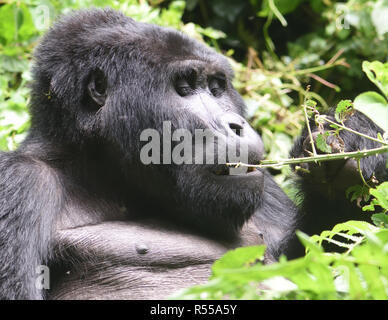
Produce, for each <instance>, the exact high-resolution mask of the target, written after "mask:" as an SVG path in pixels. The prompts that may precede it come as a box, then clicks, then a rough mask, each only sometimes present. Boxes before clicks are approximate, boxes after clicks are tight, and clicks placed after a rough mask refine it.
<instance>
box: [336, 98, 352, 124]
mask: <svg viewBox="0 0 388 320" xmlns="http://www.w3.org/2000/svg"><path fill="white" fill-rule="evenodd" d="M352 110H353V103H352V101H351V100H341V101H340V102H339V103H338V104H337V108H336V109H335V114H334V116H335V119H336V120H337V121H338V122H342V121H344V120H345V119H346V117H347V116H349V115H350V113H351V112H352Z"/></svg>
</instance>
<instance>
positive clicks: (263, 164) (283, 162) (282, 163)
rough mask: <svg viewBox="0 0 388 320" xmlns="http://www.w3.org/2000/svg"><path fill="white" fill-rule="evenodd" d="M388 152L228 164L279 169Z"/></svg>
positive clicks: (347, 153) (375, 149) (350, 153)
mask: <svg viewBox="0 0 388 320" xmlns="http://www.w3.org/2000/svg"><path fill="white" fill-rule="evenodd" d="M385 152H388V146H383V147H379V148H374V149H369V150H363V151H353V152H342V153H331V154H318V155H316V156H314V157H302V158H292V159H283V160H263V161H261V162H260V164H256V165H253V164H246V163H242V162H234V163H227V164H226V165H227V166H244V167H252V168H268V167H279V166H285V165H290V164H298V163H309V162H322V161H332V160H341V159H344V160H347V159H349V158H354V159H360V158H364V157H369V156H373V155H377V154H381V153H385Z"/></svg>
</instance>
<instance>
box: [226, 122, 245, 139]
mask: <svg viewBox="0 0 388 320" xmlns="http://www.w3.org/2000/svg"><path fill="white" fill-rule="evenodd" d="M229 128H230V129H232V130H233V132H234V133H235V134H236V135H238V136H239V137H242V135H243V127H242V126H241V125H239V124H237V123H229Z"/></svg>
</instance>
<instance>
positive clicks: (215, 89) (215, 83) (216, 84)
mask: <svg viewBox="0 0 388 320" xmlns="http://www.w3.org/2000/svg"><path fill="white" fill-rule="evenodd" d="M208 82H209V90H210V92H211V93H212V95H213V96H215V97H219V96H220V95H221V94H222V93H223V92H224V91H225V88H226V80H225V77H223V76H219V77H210V78H209V80H208Z"/></svg>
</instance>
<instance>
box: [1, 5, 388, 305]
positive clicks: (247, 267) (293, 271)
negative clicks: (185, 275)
mask: <svg viewBox="0 0 388 320" xmlns="http://www.w3.org/2000/svg"><path fill="white" fill-rule="evenodd" d="M90 6H97V7H105V6H110V7H114V8H117V9H120V10H122V11H123V12H125V13H126V14H128V15H129V16H131V17H133V18H135V19H137V20H141V21H146V22H153V23H157V24H160V25H164V26H171V27H173V28H177V29H180V30H182V31H183V32H185V33H187V34H189V35H191V36H193V37H196V38H198V39H200V40H202V41H205V42H207V43H208V44H209V45H210V46H212V47H214V48H215V49H216V50H218V51H220V52H222V53H224V54H225V55H227V56H228V57H230V61H231V63H232V65H233V67H234V69H235V72H236V80H235V86H236V87H237V88H238V90H239V91H240V93H241V94H242V95H243V97H244V99H245V101H246V103H247V106H248V116H249V118H250V120H251V123H252V125H253V126H254V127H255V128H256V129H257V130H258V131H259V132H260V134H261V135H262V137H263V140H264V144H265V147H266V154H267V158H268V159H271V160H275V165H272V166H271V169H270V170H271V171H272V173H273V174H275V175H276V179H277V181H278V182H279V183H280V184H281V186H282V187H283V188H284V189H285V191H286V192H287V193H288V194H289V195H290V196H291V197H293V196H294V193H295V192H294V191H295V190H293V188H292V181H291V179H290V174H289V173H290V169H289V167H288V166H285V165H279V161H280V159H282V160H283V159H287V158H288V151H289V149H290V147H291V145H292V143H293V140H294V138H295V137H296V136H297V135H298V134H299V133H300V131H301V129H302V127H303V125H304V123H305V120H306V119H305V112H304V111H306V113H309V114H315V115H316V114H317V113H322V112H324V111H327V110H328V109H329V107H332V106H334V107H335V106H336V115H337V117H338V119H341V117H343V116H346V113H349V112H350V111H351V110H352V109H353V108H355V109H358V110H361V111H363V112H364V113H366V114H367V115H368V116H369V117H370V118H372V119H373V120H374V121H375V122H376V123H377V124H379V125H380V126H381V127H382V128H383V129H384V130H385V131H388V62H387V56H388V22H387V19H386V17H387V16H388V1H386V0H348V1H343V2H338V1H333V0H322V1H321V0H295V1H287V0H263V1H261V0H243V1H233V0H211V1H203V0H187V1H171V0H149V1H146V0H126V1H124V0H123V1H120V0H81V1H75V0H64V1H60V0H50V1H49V0H24V1H16V0H5V1H0V149H1V150H13V149H15V148H16V147H17V145H18V143H19V142H20V141H21V140H22V139H23V137H24V135H25V133H26V130H28V127H29V118H28V113H27V106H28V99H29V88H28V84H29V82H30V80H31V75H30V67H31V63H32V59H31V56H32V51H33V49H34V47H35V45H36V43H37V42H38V41H39V37H40V36H41V35H42V34H43V33H44V32H45V31H46V30H47V28H48V27H49V26H50V24H51V23H52V21H53V20H54V19H55V17H56V16H58V15H59V14H62V13H66V12H69V11H70V10H71V9H78V8H84V7H90ZM343 99H346V100H343ZM311 111H314V112H311ZM321 120H322V119H321V118H316V121H321ZM323 120H324V119H323ZM338 130H346V128H340V127H335V128H334V130H333V134H335V133H336V131H338ZM377 139H378V140H379V141H380V142H381V150H379V152H387V145H388V143H387V137H377ZM317 147H318V148H319V149H321V150H322V151H325V152H328V154H329V156H333V155H332V154H330V150H329V146H327V145H326V144H325V135H322V137H321V139H320V141H319V142H318V143H317ZM366 152H368V151H366ZM367 154H368V153H367ZM312 156H314V155H312ZM362 156H365V152H362V153H361V152H360V154H358V155H356V158H357V157H358V159H359V157H362ZM280 164H284V161H282V162H281V163H280ZM381 182H382V181H380V182H376V181H365V183H364V185H363V186H355V187H352V188H351V189H350V190H349V192H348V195H349V198H350V199H349V201H358V203H360V205H362V206H364V210H365V214H366V215H370V217H371V220H370V223H367V222H360V221H350V222H347V223H343V224H340V225H337V226H333V229H332V230H330V231H325V232H323V233H322V234H321V235H315V236H313V237H311V238H309V237H307V236H306V235H304V234H302V233H299V234H298V236H299V238H300V240H301V241H302V243H303V244H304V245H305V247H306V256H305V257H303V258H300V259H297V260H292V261H287V260H286V258H284V257H282V258H281V259H280V261H279V263H276V264H273V265H262V264H261V261H262V259H263V253H264V247H250V248H241V249H237V250H234V251H231V252H229V253H228V254H226V255H225V256H224V257H223V258H222V259H220V260H219V261H217V262H216V263H215V264H214V266H213V270H212V271H213V273H212V276H211V279H210V281H209V283H208V284H206V285H204V286H200V287H196V288H191V289H188V290H186V291H184V292H182V293H179V294H178V295H177V296H175V297H179V298H196V299H222V298H246V299H387V298H388V229H387V228H388V217H387V211H388V182H383V183H381ZM379 183H380V184H379ZM317 205H319V204H317ZM371 211H372V212H374V214H373V215H372V214H371V213H370V212H371ZM323 241H329V242H332V243H335V244H337V245H338V246H340V247H343V248H345V251H344V253H342V254H338V253H327V252H324V251H323V249H322V246H321V244H322V242H323ZM259 283H260V285H258V284H259Z"/></svg>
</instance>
